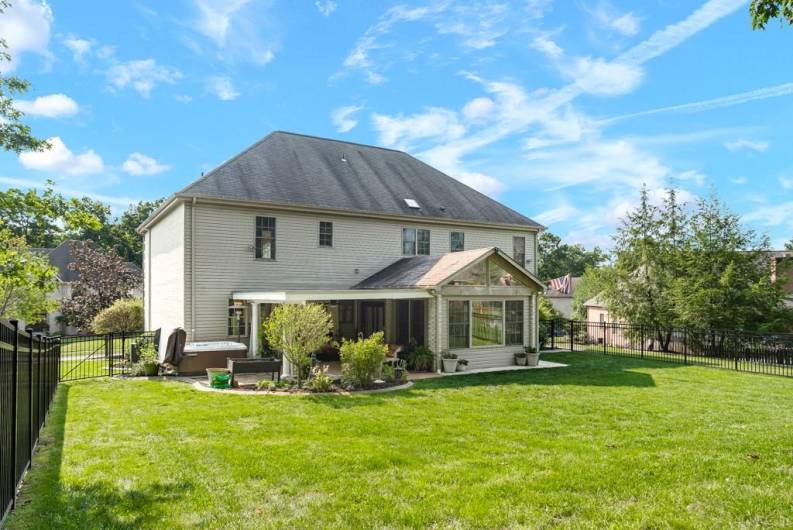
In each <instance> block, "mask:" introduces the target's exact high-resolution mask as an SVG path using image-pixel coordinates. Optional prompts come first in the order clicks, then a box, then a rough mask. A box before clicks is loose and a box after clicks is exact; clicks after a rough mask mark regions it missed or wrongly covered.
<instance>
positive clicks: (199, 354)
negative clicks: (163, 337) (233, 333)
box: [177, 340, 248, 375]
mask: <svg viewBox="0 0 793 530" xmlns="http://www.w3.org/2000/svg"><path fill="white" fill-rule="evenodd" d="M247 355H248V347H247V346H246V345H245V344H242V343H240V342H232V341H225V340H219V341H208V342H188V343H187V344H185V347H184V355H183V357H182V360H181V362H180V363H179V366H177V370H178V371H179V373H180V374H183V375H204V374H205V373H206V369H207V368H225V367H226V363H227V362H228V359H243V358H245V357H247Z"/></svg>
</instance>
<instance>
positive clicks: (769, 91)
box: [600, 83, 793, 124]
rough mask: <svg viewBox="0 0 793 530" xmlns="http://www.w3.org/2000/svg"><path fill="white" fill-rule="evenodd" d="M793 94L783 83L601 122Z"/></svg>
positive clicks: (725, 105)
mask: <svg viewBox="0 0 793 530" xmlns="http://www.w3.org/2000/svg"><path fill="white" fill-rule="evenodd" d="M791 94H793V83H783V84H781V85H775V86H771V87H766V88H759V89H757V90H750V91H748V92H740V93H738V94H732V95H729V96H723V97H718V98H713V99H704V100H701V101H694V102H692V103H684V104H682V105H671V106H668V107H660V108H657V109H650V110H643V111H640V112H632V113H630V114H623V115H621V116H614V117H613V118H608V119H606V120H602V121H601V122H600V123H603V124H607V123H614V122H618V121H623V120H628V119H632V118H640V117H644V116H652V115H655V114H666V113H674V112H681V113H684V112H704V111H708V110H713V109H721V108H725V107H732V106H733V105H741V104H743V103H749V102H752V101H758V100H762V99H767V98H776V97H781V96H789V95H791Z"/></svg>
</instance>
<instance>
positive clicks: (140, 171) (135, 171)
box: [121, 153, 171, 176]
mask: <svg viewBox="0 0 793 530" xmlns="http://www.w3.org/2000/svg"><path fill="white" fill-rule="evenodd" d="M121 169H123V170H124V171H125V172H126V173H129V174H130V175H135V176H142V175H156V174H157V173H162V172H163V171H168V170H169V169H171V166H168V165H165V164H160V163H159V162H157V161H156V160H155V159H153V158H152V157H150V156H146V155H144V154H143V153H132V154H130V155H129V157H127V159H126V160H125V161H124V163H123V164H122V165H121Z"/></svg>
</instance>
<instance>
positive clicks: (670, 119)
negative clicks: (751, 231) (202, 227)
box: [0, 0, 793, 247]
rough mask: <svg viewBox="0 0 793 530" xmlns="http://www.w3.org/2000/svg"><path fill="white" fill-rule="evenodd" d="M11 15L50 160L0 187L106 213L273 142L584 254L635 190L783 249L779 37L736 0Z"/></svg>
mask: <svg viewBox="0 0 793 530" xmlns="http://www.w3.org/2000/svg"><path fill="white" fill-rule="evenodd" d="M13 3H14V6H13V7H12V8H11V9H10V10H9V12H8V13H6V14H5V15H3V16H2V17H1V18H0V35H2V36H4V37H5V38H6V40H7V41H8V42H9V45H10V47H11V52H12V54H13V55H14V61H13V63H12V64H11V65H6V66H5V68H4V71H5V72H9V71H13V73H14V74H17V75H20V76H22V77H24V78H26V79H28V80H30V81H31V83H32V85H33V89H32V90H31V92H29V93H28V94H27V95H26V96H25V97H24V101H21V102H20V103H19V107H20V109H22V110H24V111H25V112H26V113H27V117H26V121H27V122H28V123H29V124H30V125H31V126H32V127H33V130H34V132H35V133H36V134H38V135H39V136H43V137H47V138H52V141H51V143H52V145H53V148H52V149H51V150H50V151H48V152H46V153H23V154H22V155H20V156H16V155H14V154H12V153H4V154H1V155H0V186H1V187H9V186H22V187H27V186H32V185H40V184H41V183H42V182H44V181H45V180H46V179H47V178H51V179H53V180H55V181H56V182H57V187H58V189H59V190H61V191H62V192H64V193H66V194H78V195H82V194H89V195H92V196H95V197H97V198H100V199H103V200H106V201H108V202H110V203H111V204H112V205H113V206H114V209H115V210H116V211H121V210H122V209H123V208H124V207H125V206H126V205H127V204H128V203H129V202H130V201H133V200H141V199H154V198H157V197H161V196H165V195H168V194H170V193H173V192H174V191H176V190H178V189H180V188H181V187H183V186H184V185H186V184H187V183H189V182H191V181H192V180H194V179H196V178H197V177H198V176H199V175H200V173H201V172H202V171H206V170H208V169H211V168H212V167H214V166H216V165H217V164H219V163H220V162H222V161H223V160H225V159H227V158H229V157H231V156H233V155H234V154H236V153H238V152H239V151H241V150H242V149H244V148H245V147H247V146H248V145H250V144H251V143H253V142H254V141H256V140H257V139H259V138H261V137H262V136H264V135H266V134H267V133H269V132H270V131H272V130H276V129H280V130H289V131H296V132H302V133H306V134H314V135H319V136H328V137H333V138H339V139H345V140H350V141H355V142H362V143H369V144H377V145H383V146H389V147H395V148H400V149H405V150H407V151H409V152H410V153H412V154H414V155H416V156H418V157H419V158H421V159H423V160H425V161H426V162H428V163H430V164H432V165H434V166H436V167H438V168H439V169H441V170H443V171H446V172H447V173H449V174H450V175H452V176H454V177H455V178H458V179H460V180H462V181H463V182H465V183H467V184H469V185H471V186H473V187H475V188H477V189H479V190H480V191H482V192H484V193H487V194H488V195H491V196H493V197H495V198H497V199H499V200H501V201H502V202H504V203H506V204H508V205H509V206H511V207H513V208H515V209H516V210H518V211H520V212H521V213H524V214H526V215H529V216H530V217H533V218H534V219H536V220H538V221H540V222H542V223H544V224H546V225H548V226H549V227H550V229H551V230H553V231H554V232H556V233H558V234H559V235H561V236H563V237H564V238H565V239H567V240H570V241H574V242H580V243H583V244H585V245H586V246H588V247H590V246H592V245H595V244H599V245H606V246H607V245H608V243H609V236H610V234H611V233H612V232H613V230H614V227H615V226H616V224H617V222H618V219H619V218H620V216H621V215H623V214H624V213H625V212H626V211H627V210H628V209H629V208H630V207H631V206H632V205H633V204H634V203H635V200H636V196H637V193H638V189H639V188H640V187H641V186H642V184H646V185H647V186H648V187H649V189H650V191H651V195H652V196H653V197H655V198H656V199H658V198H659V197H660V194H661V190H662V189H663V188H664V187H666V186H670V185H672V186H675V187H676V188H678V189H680V190H681V193H682V196H683V197H684V198H685V199H687V200H689V201H694V200H696V198H697V197H698V196H703V195H705V194H707V193H708V192H709V190H710V189H711V188H712V187H713V188H715V189H716V190H717V191H718V193H719V194H720V195H721V196H722V198H723V199H724V200H725V201H726V202H727V204H728V205H729V207H730V208H731V209H733V210H734V211H736V212H738V213H740V214H741V215H742V216H743V219H744V221H745V222H746V223H747V224H749V225H751V226H752V227H754V228H756V229H757V230H759V231H761V232H766V233H768V234H769V235H770V236H771V239H772V242H773V243H774V245H775V246H780V245H781V244H782V242H783V241H786V240H789V239H790V238H791V237H793V157H791V153H793V145H791V138H793V119H791V118H793V71H791V69H790V64H791V63H790V50H791V49H793V28H782V27H780V25H779V24H777V23H772V24H771V25H770V26H769V28H768V30H766V31H765V32H753V31H751V28H750V22H749V15H748V2H746V1H740V0H710V1H704V0H699V1H674V0H660V1H657V2H650V1H648V2H641V3H637V2H627V1H622V2H618V1H616V0H608V1H601V2H598V1H587V2H584V1H560V0H556V1H553V0H523V1H519V2H518V1H516V2H507V1H494V2H465V1H452V0H438V1H415V2H405V3H401V2H400V3H389V2H364V1H362V0H355V1H352V0H335V1H332V0H319V1H316V2H315V1H313V0H305V1H289V2H286V1H281V2H278V1H267V0H181V1H177V0H174V1H169V2H154V1H152V0H148V1H147V0H136V1H129V2H122V1H114V2H105V1H99V0H94V1H87V0H86V1H80V2H77V1H74V0H70V1H67V0H57V1H56V0H50V1H48V2H46V3H45V2H42V1H41V0H14V2H13Z"/></svg>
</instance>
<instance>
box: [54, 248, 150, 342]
mask: <svg viewBox="0 0 793 530" xmlns="http://www.w3.org/2000/svg"><path fill="white" fill-rule="evenodd" d="M72 257H73V258H74V262H73V263H72V264H70V267H71V268H72V269H73V270H74V271H75V272H77V275H78V279H77V281H75V282H74V283H72V295H71V297H70V298H69V299H67V300H64V301H63V303H62V304H61V312H62V313H63V316H64V319H65V321H66V322H67V323H68V324H70V325H73V326H76V327H78V328H80V329H84V330H85V329H89V328H90V326H91V321H92V320H93V319H94V317H95V316H96V315H97V314H98V313H99V312H100V311H102V310H103V309H105V308H108V307H110V306H111V305H113V302H115V301H116V300H119V299H121V298H128V297H130V296H132V294H133V293H134V291H135V290H137V289H140V287H141V285H142V282H143V278H142V276H141V274H140V271H138V270H135V269H133V268H131V267H130V266H129V265H127V264H126V263H124V260H122V259H121V258H120V257H119V255H118V254H116V253H115V252H114V251H112V250H103V249H99V248H97V247H96V246H95V245H94V244H93V243H92V242H90V241H87V242H75V244H74V246H73V247H72Z"/></svg>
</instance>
